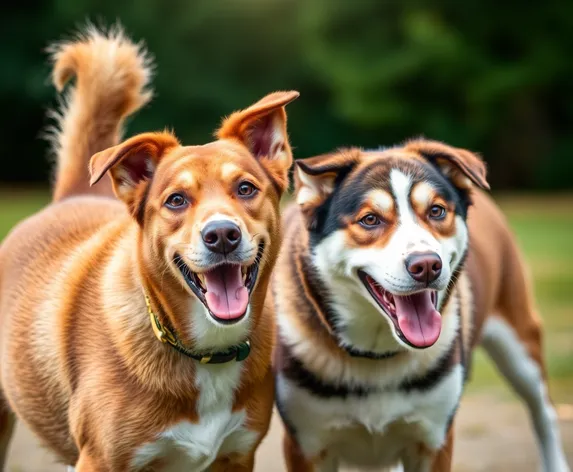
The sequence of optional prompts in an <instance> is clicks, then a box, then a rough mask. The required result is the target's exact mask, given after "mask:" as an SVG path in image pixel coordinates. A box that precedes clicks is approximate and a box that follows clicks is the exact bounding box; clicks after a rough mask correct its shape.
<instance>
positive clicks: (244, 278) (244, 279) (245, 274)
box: [243, 271, 247, 284]
mask: <svg viewBox="0 0 573 472" xmlns="http://www.w3.org/2000/svg"><path fill="white" fill-rule="evenodd" d="M246 281H247V272H246V271H245V272H243V284H244V283H245V282H246Z"/></svg>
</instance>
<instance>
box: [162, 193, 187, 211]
mask: <svg viewBox="0 0 573 472" xmlns="http://www.w3.org/2000/svg"><path fill="white" fill-rule="evenodd" d="M186 205H187V199H186V198H185V197H184V196H183V195H181V194H180V193H174V194H172V195H169V198H168V199H167V201H166V202H165V206H166V207H167V208H171V209H172V210H174V209H180V208H183V207H185V206H186Z"/></svg>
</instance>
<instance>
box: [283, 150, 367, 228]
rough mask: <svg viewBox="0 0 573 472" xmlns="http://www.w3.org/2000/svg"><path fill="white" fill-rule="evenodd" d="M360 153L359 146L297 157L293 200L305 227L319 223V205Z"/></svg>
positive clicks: (358, 158)
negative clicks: (304, 221) (299, 210)
mask: <svg viewBox="0 0 573 472" xmlns="http://www.w3.org/2000/svg"><path fill="white" fill-rule="evenodd" d="M360 156H361V151H360V150H359V149H348V150H341V151H338V152H336V153H332V154H323V155H321V156H315V157H310V158H307V159H302V160H298V161H296V164H295V173H294V178H295V194H296V202H297V203H298V205H299V206H300V209H301V211H302V213H303V215H304V217H305V219H306V225H307V228H308V229H311V230H312V229H315V228H316V226H317V224H318V223H319V221H318V210H319V208H320V207H321V206H322V205H323V204H324V203H325V202H326V200H327V199H328V197H329V196H330V195H331V194H332V192H333V191H334V189H335V188H336V185H338V184H340V182H341V181H342V180H343V179H344V177H345V176H346V175H347V174H348V173H349V172H350V171H352V169H353V168H354V166H355V165H356V164H357V163H358V162H359V161H360Z"/></svg>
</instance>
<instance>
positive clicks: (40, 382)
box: [0, 31, 298, 472]
mask: <svg viewBox="0 0 573 472" xmlns="http://www.w3.org/2000/svg"><path fill="white" fill-rule="evenodd" d="M54 61H55V66H54V81H55V83H56V85H57V87H58V88H59V89H61V88H62V87H63V85H64V83H65V82H66V81H67V80H68V79H69V78H71V77H72V76H74V75H75V76H77V85H76V87H75V88H74V89H72V90H71V91H70V94H69V99H68V102H67V108H66V110H64V112H63V115H62V118H61V132H60V133H59V134H58V135H57V139H58V143H59V146H58V171H57V177H56V184H55V189H54V201H55V202H56V203H53V204H52V205H50V206H48V207H47V208H46V209H44V210H43V211H41V212H40V213H38V214H37V215H35V216H32V217H31V218H29V219H28V220H26V221H24V222H22V223H21V224H20V225H18V226H17V227H16V228H15V229H14V230H13V231H12V232H11V234H10V235H9V236H8V237H7V238H6V240H5V241H4V243H3V245H2V248H1V251H0V315H1V337H0V341H1V359H2V375H1V380H2V387H3V390H4V394H5V398H6V402H5V403H4V402H3V404H2V407H3V408H2V416H1V417H0V426H1V434H2V446H4V447H3V449H2V450H0V463H3V461H4V459H5V445H6V444H7V439H6V438H7V437H9V435H10V431H11V425H12V413H10V412H9V410H11V411H13V412H15V413H16V414H17V416H18V417H19V418H20V419H21V420H23V421H24V422H25V423H26V424H27V425H28V426H29V427H30V428H31V429H32V430H33V431H34V432H35V433H36V435H38V436H39V438H40V439H41V440H42V442H43V443H44V444H45V445H46V446H48V447H49V448H50V449H51V450H52V451H53V452H55V453H56V454H57V456H58V458H59V460H61V461H62V462H64V463H66V464H69V465H74V464H75V466H76V470H77V472H86V471H112V470H114V471H117V470H128V469H129V463H130V461H131V460H132V458H133V453H134V450H135V449H136V448H138V447H139V446H141V445H142V444H143V443H145V442H148V441H151V440H153V439H154V438H156V437H157V435H158V434H159V433H160V432H161V431H163V430H165V429H166V428H167V427H169V426H170V425H172V424H174V423H176V422H178V421H180V420H182V419H185V420H188V421H190V422H195V421H197V411H196V399H197V397H198V395H199V392H198V391H197V387H196V385H195V382H194V379H195V370H196V365H197V362H196V361H194V360H192V359H190V358H188V357H185V356H183V355H182V354H180V353H179V352H177V351H175V350H174V349H172V348H171V347H170V346H168V345H165V344H162V343H160V342H159V341H158V340H157V339H156V338H155V336H154V333H153V331H152V329H151V326H150V322H149V317H148V314H147V309H146V305H145V299H144V292H146V293H147V294H148V295H149V297H150V299H151V304H152V307H153V309H154V311H155V313H156V314H157V316H158V317H159V318H160V319H161V320H162V322H164V323H168V324H169V325H170V326H172V327H173V328H174V329H175V331H176V332H177V333H178V335H179V337H180V339H181V341H182V342H184V343H185V345H186V346H187V347H189V348H190V349H193V348H194V346H196V345H197V343H198V342H200V341H201V340H200V339H195V338H194V337H193V334H192V332H191V329H190V327H191V324H190V323H189V315H188V306H189V301H190V297H192V295H191V294H190V293H189V291H188V289H187V287H186V285H185V283H184V282H183V281H182V276H181V274H180V273H178V272H177V271H176V270H175V269H174V268H173V267H169V264H168V262H169V261H168V260H166V258H165V254H167V253H168V252H169V251H170V249H169V248H172V247H175V248H177V247H181V246H182V245H184V244H187V245H188V244H191V245H192V244H194V243H195V242H196V238H197V237H198V235H197V233H198V231H197V225H198V224H199V223H200V222H201V221H204V220H205V219H206V218H207V217H208V216H209V215H211V214H212V213H214V212H217V211H225V212H226V213H227V214H230V215H234V216H235V217H237V218H240V219H241V220H242V221H243V222H244V224H245V226H246V228H247V229H248V231H249V233H250V234H252V235H258V236H257V237H259V238H261V239H264V240H265V243H266V252H265V254H264V258H263V259H264V260H263V261H262V262H261V266H260V272H259V279H258V285H257V286H256V288H255V290H254V292H253V293H252V296H251V317H252V320H251V323H252V324H251V329H250V334H249V338H250V342H251V348H252V350H251V355H250V356H249V357H248V358H247V360H245V361H244V367H243V369H242V370H241V378H240V388H239V389H238V391H237V392H236V394H235V397H234V404H233V411H238V410H245V412H246V415H247V427H248V429H249V430H251V431H254V432H256V433H257V435H258V436H257V441H256V444H255V445H254V447H253V449H252V450H251V451H250V452H249V453H248V454H247V455H246V456H237V455H229V456H228V457H220V458H218V459H217V461H216V462H215V464H214V465H213V470H236V471H248V470H252V468H253V462H254V459H253V458H254V450H255V448H256V446H257V445H258V444H259V443H260V441H261V440H262V438H263V437H264V435H265V434H266V432H267V430H268V427H269V421H270V416H271V411H272V402H273V392H274V385H273V381H272V374H271V370H270V356H271V348H272V344H273V338H274V331H275V328H274V322H273V317H272V314H271V313H269V312H268V311H267V310H266V309H265V308H264V300H265V292H266V288H267V285H268V280H269V275H270V271H271V269H272V267H273V264H274V260H275V258H276V255H277V253H278V249H279V244H280V240H281V232H280V219H279V200H280V194H281V192H282V191H283V190H284V188H285V186H286V181H287V171H288V168H289V166H290V163H291V159H292V156H291V153H290V147H289V144H288V141H287V140H286V114H285V111H284V106H285V105H286V104H287V103H288V102H290V101H292V100H293V99H294V98H296V97H297V96H298V94H297V93H296V92H280V93H275V94H272V95H270V96H268V97H266V98H265V99H263V100H261V101H260V102H258V103H256V104H254V105H253V106H252V107H250V108H248V109H247V110H245V111H243V112H237V113H235V114H233V115H232V116H231V117H230V118H229V119H227V120H226V121H225V122H224V124H223V126H222V127H221V129H220V130H219V132H218V138H219V139H218V140H217V141H214V142H212V143H209V144H207V145H204V146H190V147H183V146H181V145H180V144H179V143H178V141H177V139H176V138H175V137H174V136H173V135H172V134H171V133H168V132H162V133H146V134H143V135H139V136H136V137H133V138H131V139H129V140H127V141H126V142H124V143H122V144H118V139H119V130H120V129H121V125H122V124H123V119H124V118H125V117H126V116H128V115H129V114H131V113H133V112H134V111H136V110H137V109H138V108H139V107H141V106H142V105H143V104H144V103H146V102H147V101H148V100H149V98H150V96H151V94H150V92H148V91H145V90H144V87H145V85H146V84H147V82H148V78H149V70H148V68H147V60H146V56H145V54H143V52H142V50H141V49H140V48H139V47H137V46H135V45H134V44H133V43H131V42H130V41H129V40H128V39H127V38H125V37H124V36H123V35H122V34H121V32H115V33H112V34H111V35H109V36H107V37H106V36H104V35H102V34H100V33H98V32H96V31H91V32H89V33H88V34H87V35H86V36H85V37H82V38H81V39H80V40H78V41H77V42H73V43H65V44H62V45H60V46H58V47H56V49H55V53H54ZM261 124H263V125H268V126H274V127H275V128H276V129H277V130H278V132H279V133H281V135H282V136H283V137H284V138H285V139H284V142H283V143H282V145H281V146H282V148H281V149H278V150H275V152H274V154H273V156H271V155H270V154H269V155H268V156H265V155H258V154H257V153H255V152H254V151H253V147H252V143H251V142H250V141H249V139H250V138H249V134H248V133H249V132H254V131H257V130H258V129H259V126H261ZM253 130H254V131H253ZM92 154H95V156H94V157H93V159H92V160H91V163H90V172H91V183H92V184H94V186H92V187H91V188H90V187H89V180H90V179H89V176H88V159H89V157H90V155H92ZM272 157H274V159H272ZM138 160H139V161H138ZM134 162H135V163H136V164H137V163H138V162H139V164H141V163H142V162H144V163H145V164H149V165H150V166H152V167H153V169H154V171H153V177H152V178H151V177H150V176H148V175H147V174H145V175H144V178H134V177H133V175H132V174H130V173H129V170H130V168H129V165H131V164H133V163H134ZM230 165H232V166H233V167H234V168H236V169H237V171H236V172H234V173H231V174H229V173H228V172H225V169H229V168H230V167H229V166H230ZM137 168H138V167H135V169H137ZM126 169H127V170H126ZM107 171H109V172H110V174H111V177H112V179H111V180H110V179H109V178H108V177H107V174H106V172H107ZM241 177H245V178H248V179H249V180H250V181H251V182H252V183H253V184H255V185H256V186H257V187H258V189H259V192H258V194H257V195H256V196H255V197H253V198H252V199H250V200H248V201H240V200H238V199H237V198H236V197H235V182H236V181H237V180H240V178H241ZM100 179H101V180H100ZM98 181H99V183H98ZM110 183H112V185H113V188H114V190H115V193H116V195H117V196H118V197H119V198H120V199H121V200H122V201H118V200H116V199H115V198H109V197H105V198H104V197H98V196H97V195H101V194H107V195H109V196H110V197H111V196H112V195H111V194H110V188H111V185H110ZM173 191H177V192H182V193H185V194H187V195H188V196H189V198H190V199H192V202H191V204H190V206H189V207H188V208H187V209H185V210H183V211H176V212H173V211H169V210H167V209H166V208H165V207H164V206H163V202H164V201H165V198H166V197H167V196H168V195H169V194H170V193H171V192H173ZM58 202H59V203H58ZM253 237H255V236H253ZM189 264H192V262H189ZM192 322H193V321H191V323H192ZM211 347H212V348H213V349H222V348H225V347H228V346H217V345H214V346H211ZM217 369H218V366H213V370H212V372H213V375H217V371H218V370H217ZM8 408H9V410H8ZM160 468H161V462H160V461H158V462H156V463H155V464H154V469H153V470H160Z"/></svg>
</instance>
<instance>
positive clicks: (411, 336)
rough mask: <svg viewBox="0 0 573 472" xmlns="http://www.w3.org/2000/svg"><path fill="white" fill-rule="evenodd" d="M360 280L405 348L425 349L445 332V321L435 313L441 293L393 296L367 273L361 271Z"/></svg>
mask: <svg viewBox="0 0 573 472" xmlns="http://www.w3.org/2000/svg"><path fill="white" fill-rule="evenodd" d="M358 276H359V277H360V280H361V281H362V283H363V284H364V286H365V287H366V289H367V290H368V293H370V295H371V296H372V298H374V300H376V303H378V305H379V306H380V307H381V308H382V310H383V311H384V313H385V314H386V315H387V316H388V318H390V320H391V321H392V323H393V325H394V329H395V330H396V333H397V334H398V336H399V337H400V339H402V340H403V341H404V342H405V343H406V344H408V345H410V346H412V347H415V348H426V347H430V346H432V345H433V344H434V343H435V342H436V341H437V340H438V338H439V337H440V332H441V330H442V317H441V315H440V313H439V312H438V310H437V309H436V307H437V303H438V293H437V292H436V291H435V290H423V291H420V292H416V293H412V294H409V295H394V294H392V293H390V292H389V291H388V290H385V289H384V288H383V287H382V286H381V285H380V284H379V283H378V282H376V280H374V279H373V278H372V277H370V276H369V275H368V274H367V273H366V272H364V271H362V270H360V271H358Z"/></svg>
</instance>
